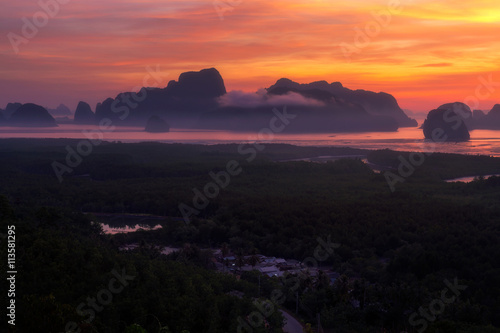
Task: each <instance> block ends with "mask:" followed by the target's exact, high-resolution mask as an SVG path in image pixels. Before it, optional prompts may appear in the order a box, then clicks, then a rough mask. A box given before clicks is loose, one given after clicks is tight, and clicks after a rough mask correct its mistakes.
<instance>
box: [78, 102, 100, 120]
mask: <svg viewBox="0 0 500 333" xmlns="http://www.w3.org/2000/svg"><path fill="white" fill-rule="evenodd" d="M74 122H75V123H76V124H95V114H94V112H92V109H91V108H90V105H88V104H87V103H85V102H79V103H78V106H77V107H76V111H75V118H74Z"/></svg>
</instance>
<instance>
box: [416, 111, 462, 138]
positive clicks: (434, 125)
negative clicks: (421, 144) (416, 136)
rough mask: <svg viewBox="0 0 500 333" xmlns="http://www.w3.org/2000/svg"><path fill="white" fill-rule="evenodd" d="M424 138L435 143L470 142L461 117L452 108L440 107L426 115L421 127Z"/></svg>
mask: <svg viewBox="0 0 500 333" xmlns="http://www.w3.org/2000/svg"><path fill="white" fill-rule="evenodd" d="M422 128H423V132H424V136H425V138H426V139H430V140H432V141H435V142H461V141H468V140H470V134H469V131H468V129H467V126H466V125H465V122H464V120H463V118H462V116H461V115H460V114H459V113H458V111H455V110H454V109H453V108H451V107H448V108H446V106H444V107H443V106H442V107H441V108H440V109H435V110H432V111H430V112H429V113H428V114H427V119H425V121H424V124H423V125H422Z"/></svg>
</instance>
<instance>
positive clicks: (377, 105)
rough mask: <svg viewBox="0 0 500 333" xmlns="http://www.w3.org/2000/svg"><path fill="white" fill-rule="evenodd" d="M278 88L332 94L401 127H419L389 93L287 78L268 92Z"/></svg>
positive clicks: (333, 83)
mask: <svg viewBox="0 0 500 333" xmlns="http://www.w3.org/2000/svg"><path fill="white" fill-rule="evenodd" d="M276 88H280V91H282V92H283V91H284V90H285V88H287V89H289V90H290V91H297V92H301V91H302V92H304V91H310V90H311V89H317V90H323V91H327V92H330V93H331V94H333V96H335V97H336V99H338V100H344V101H346V102H349V103H355V104H359V105H361V106H363V108H364V109H365V110H366V111H367V112H368V113H370V114H372V115H383V116H390V117H393V118H394V119H395V120H396V121H397V122H398V124H399V126H400V127H414V126H417V125H418V124H417V121H416V120H414V119H411V118H409V117H408V116H407V115H406V114H405V113H404V111H403V110H402V109H401V108H400V107H399V105H398V102H397V101H396V99H395V98H394V97H393V96H392V95H390V94H387V93H384V92H379V93H375V92H372V91H366V90H351V89H348V88H345V87H344V86H343V85H342V84H341V83H340V82H332V83H330V84H329V83H328V82H326V81H316V82H312V83H306V84H300V83H297V82H294V81H292V80H290V79H287V78H282V79H279V80H278V81H277V82H276V83H275V84H274V85H272V86H271V87H269V88H267V91H269V92H274V91H276Z"/></svg>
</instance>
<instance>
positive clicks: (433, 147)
mask: <svg viewBox="0 0 500 333" xmlns="http://www.w3.org/2000/svg"><path fill="white" fill-rule="evenodd" d="M86 131H98V132H99V133H101V134H102V135H103V138H104V140H107V141H122V142H141V141H159V142H166V143H174V142H176V143H193V144H194V143H196V144H218V143H242V142H247V141H256V140H259V137H258V136H257V135H256V134H255V133H241V132H230V131H207V130H199V131H198V130H182V129H172V130H171V132H169V133H158V134H156V133H147V132H145V131H144V130H143V129H142V128H137V127H116V128H115V129H114V130H113V131H110V132H105V133H102V132H100V131H99V127H98V126H92V125H70V124H62V125H59V127H57V128H19V127H0V138H71V139H84V138H86V136H85V132H86ZM268 139H269V138H268V137H267V136H265V137H264V140H268ZM269 142H273V143H289V144H294V145H299V146H345V147H354V148H365V149H383V148H389V149H393V150H409V151H427V152H428V151H435V152H447V153H459V154H482V155H491V156H500V131H492V130H474V131H471V140H470V141H469V142H462V143H433V142H428V141H426V140H425V139H424V136H423V133H422V130H421V129H418V128H402V129H400V130H399V131H397V132H365V133H333V134H332V133H326V134H316V133H315V134H275V135H274V138H273V139H272V140H269Z"/></svg>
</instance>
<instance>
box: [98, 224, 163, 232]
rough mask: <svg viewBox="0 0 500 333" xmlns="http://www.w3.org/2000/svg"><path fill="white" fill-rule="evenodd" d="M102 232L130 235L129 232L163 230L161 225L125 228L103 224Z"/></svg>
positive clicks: (139, 225)
mask: <svg viewBox="0 0 500 333" xmlns="http://www.w3.org/2000/svg"><path fill="white" fill-rule="evenodd" d="M101 226H102V230H103V231H104V233H105V234H108V235H115V234H123V233H129V232H135V231H137V230H139V229H143V230H157V229H161V228H162V226H161V225H159V224H158V225H155V226H150V225H146V224H136V225H132V226H130V225H126V226H124V227H112V226H110V225H109V224H104V223H101Z"/></svg>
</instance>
